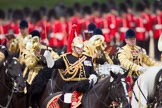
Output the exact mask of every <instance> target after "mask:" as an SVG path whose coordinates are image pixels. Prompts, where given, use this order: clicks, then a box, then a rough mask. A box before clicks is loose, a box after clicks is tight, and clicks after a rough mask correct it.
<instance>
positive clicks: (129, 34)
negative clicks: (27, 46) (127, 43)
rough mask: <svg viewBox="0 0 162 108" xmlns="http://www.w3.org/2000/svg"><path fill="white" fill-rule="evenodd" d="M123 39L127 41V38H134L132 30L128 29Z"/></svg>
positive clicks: (134, 34)
mask: <svg viewBox="0 0 162 108" xmlns="http://www.w3.org/2000/svg"><path fill="white" fill-rule="evenodd" d="M125 38H126V39H128V38H136V33H135V31H134V30H132V29H128V30H127V31H126V34H125Z"/></svg>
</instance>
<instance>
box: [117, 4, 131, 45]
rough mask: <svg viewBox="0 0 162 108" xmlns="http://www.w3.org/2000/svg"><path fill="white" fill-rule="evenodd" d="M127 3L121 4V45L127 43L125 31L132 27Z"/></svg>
mask: <svg viewBox="0 0 162 108" xmlns="http://www.w3.org/2000/svg"><path fill="white" fill-rule="evenodd" d="M127 13H128V12H127V5H126V4H125V3H121V4H120V14H121V17H120V24H119V34H120V41H119V43H120V44H119V45H120V46H123V45H125V41H124V40H125V33H126V31H127V30H128V28H130V25H129V20H128V19H127Z"/></svg>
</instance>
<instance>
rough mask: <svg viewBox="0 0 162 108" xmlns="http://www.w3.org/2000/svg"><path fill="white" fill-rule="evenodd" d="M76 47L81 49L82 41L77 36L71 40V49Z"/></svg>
mask: <svg viewBox="0 0 162 108" xmlns="http://www.w3.org/2000/svg"><path fill="white" fill-rule="evenodd" d="M74 46H75V47H78V48H83V40H82V38H81V37H79V36H76V37H75V38H74V39H73V42H72V47H74Z"/></svg>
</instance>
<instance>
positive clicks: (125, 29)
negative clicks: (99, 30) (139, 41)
mask: <svg viewBox="0 0 162 108" xmlns="http://www.w3.org/2000/svg"><path fill="white" fill-rule="evenodd" d="M127 30H128V28H127V27H121V28H120V32H126V31H127Z"/></svg>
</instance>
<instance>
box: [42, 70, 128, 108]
mask: <svg viewBox="0 0 162 108" xmlns="http://www.w3.org/2000/svg"><path fill="white" fill-rule="evenodd" d="M122 77H123V76H121V74H117V75H116V74H114V73H112V72H111V77H107V78H105V79H104V80H102V81H100V82H99V83H97V84H96V85H95V86H94V87H93V88H92V89H90V90H89V91H88V92H86V93H85V94H84V95H83V98H82V104H81V105H80V106H79V108H99V107H101V108H110V107H111V106H112V103H113V102H116V103H118V106H122V108H129V107H130V104H129V102H128V101H129V99H128V97H127V96H128V95H127V92H126V87H125V84H126V83H125V81H124V79H123V78H122ZM112 79H113V81H112ZM58 94H60V92H57V93H54V94H52V95H50V96H49V97H47V99H46V100H45V101H44V103H43V104H42V106H41V108H46V107H47V104H48V102H49V101H50V100H51V99H52V98H53V97H54V96H56V95H58Z"/></svg>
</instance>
